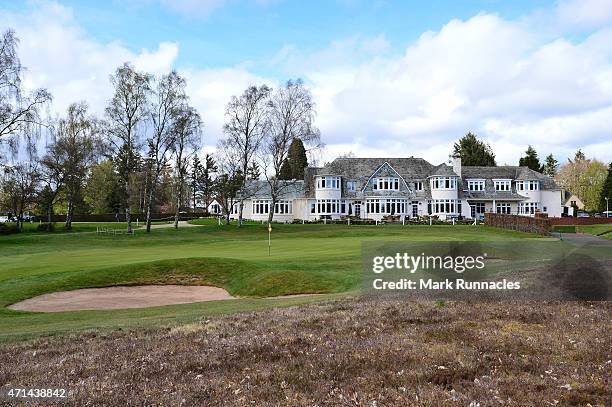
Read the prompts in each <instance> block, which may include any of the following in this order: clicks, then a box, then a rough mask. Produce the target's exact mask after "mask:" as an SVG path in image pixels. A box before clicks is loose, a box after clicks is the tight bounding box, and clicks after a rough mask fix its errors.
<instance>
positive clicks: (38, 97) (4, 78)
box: [0, 30, 51, 145]
mask: <svg viewBox="0 0 612 407" xmlns="http://www.w3.org/2000/svg"><path fill="white" fill-rule="evenodd" d="M18 44H19V39H18V38H17V36H16V35H15V32H14V31H12V30H7V31H5V32H4V33H3V34H2V37H1V38H0V144H2V143H3V142H9V143H10V144H11V145H14V144H13V143H14V142H15V140H16V138H15V137H13V136H16V135H18V134H20V133H22V132H24V131H27V130H28V128H29V127H31V126H33V125H37V124H42V120H41V116H40V110H41V108H42V107H43V106H44V105H45V104H46V103H48V102H50V101H51V94H50V93H49V92H47V90H45V89H37V90H35V91H34V92H32V93H29V94H26V93H25V92H24V91H23V88H22V85H21V75H22V73H23V67H22V65H21V61H20V60H19V56H18V55H17V46H18Z"/></svg>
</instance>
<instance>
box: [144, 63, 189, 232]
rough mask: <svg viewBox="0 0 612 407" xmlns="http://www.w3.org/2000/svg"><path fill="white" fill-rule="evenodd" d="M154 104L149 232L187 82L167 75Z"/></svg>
mask: <svg viewBox="0 0 612 407" xmlns="http://www.w3.org/2000/svg"><path fill="white" fill-rule="evenodd" d="M154 100H155V101H154V104H153V106H152V107H151V112H150V114H151V122H152V124H153V134H152V136H151V137H150V138H149V139H148V140H147V143H148V145H149V158H150V159H151V160H152V163H151V164H152V171H151V172H152V174H151V183H150V185H149V189H148V199H147V232H150V231H151V211H152V209H153V203H154V202H153V201H154V197H155V190H156V188H157V183H158V181H159V176H160V174H161V172H162V170H163V169H164V168H165V167H166V166H167V165H168V163H169V160H170V154H169V153H170V150H171V149H172V148H173V145H174V137H176V135H177V133H176V132H175V131H172V130H173V129H172V126H173V120H175V119H177V116H178V113H179V111H178V110H179V108H180V106H181V105H182V104H183V103H184V102H185V100H186V96H185V80H184V79H183V78H181V77H180V76H179V75H178V74H177V73H176V72H175V71H172V72H170V73H169V74H168V75H164V76H163V77H162V78H161V79H160V80H159V82H158V83H157V88H156V90H155V97H154Z"/></svg>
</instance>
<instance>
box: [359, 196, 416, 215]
mask: <svg viewBox="0 0 612 407" xmlns="http://www.w3.org/2000/svg"><path fill="white" fill-rule="evenodd" d="M407 209H408V200H407V199H368V200H367V201H366V210H367V212H368V213H374V214H378V213H380V214H387V215H399V214H405V213H407Z"/></svg>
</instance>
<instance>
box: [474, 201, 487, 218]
mask: <svg viewBox="0 0 612 407" xmlns="http://www.w3.org/2000/svg"><path fill="white" fill-rule="evenodd" d="M470 208H471V211H472V218H476V217H478V215H482V214H483V213H485V203H484V202H472V203H471V204H470Z"/></svg>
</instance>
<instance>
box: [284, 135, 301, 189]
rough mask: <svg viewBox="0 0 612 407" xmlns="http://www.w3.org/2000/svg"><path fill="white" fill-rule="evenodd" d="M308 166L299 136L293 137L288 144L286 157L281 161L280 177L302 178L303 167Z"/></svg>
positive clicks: (289, 178)
mask: <svg viewBox="0 0 612 407" xmlns="http://www.w3.org/2000/svg"><path fill="white" fill-rule="evenodd" d="M306 167H308V157H307V156H306V148H304V143H303V142H302V140H300V139H299V138H294V139H293V140H292V141H291V145H290V146H289V151H288V154H287V159H286V160H285V161H283V165H282V167H281V170H280V175H279V178H280V179H284V180H292V179H304V168H306Z"/></svg>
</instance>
